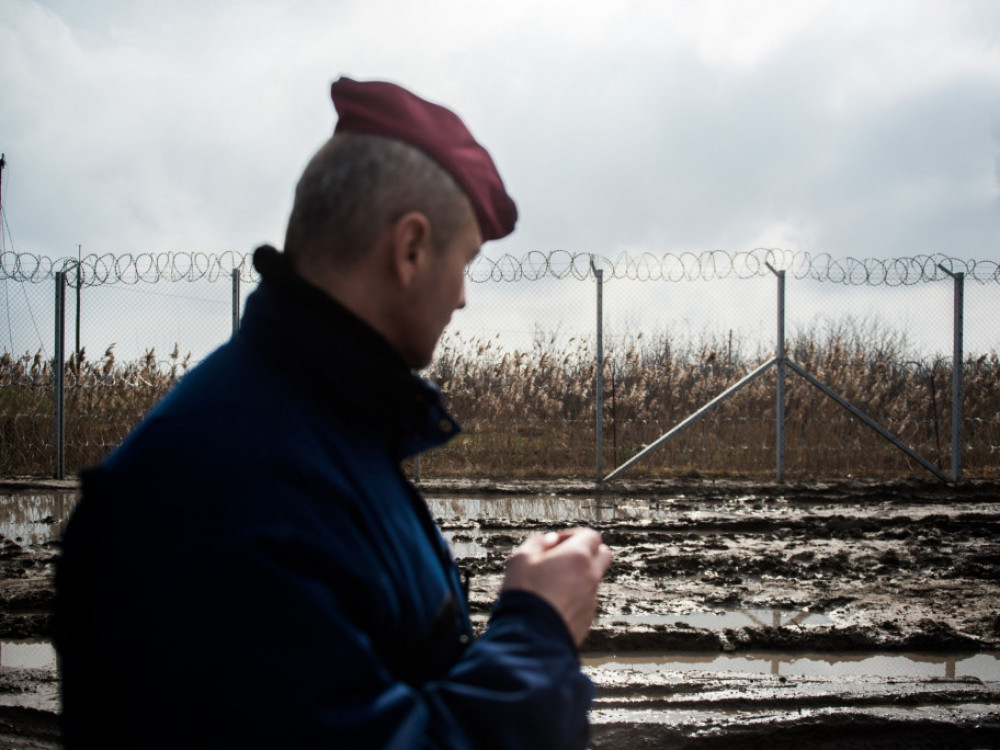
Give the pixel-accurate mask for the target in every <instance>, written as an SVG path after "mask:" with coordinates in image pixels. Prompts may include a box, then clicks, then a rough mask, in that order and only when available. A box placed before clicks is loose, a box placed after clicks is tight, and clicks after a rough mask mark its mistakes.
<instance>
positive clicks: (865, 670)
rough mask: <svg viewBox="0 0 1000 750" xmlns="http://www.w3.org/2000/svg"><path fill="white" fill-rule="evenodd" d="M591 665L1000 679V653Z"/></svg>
mask: <svg viewBox="0 0 1000 750" xmlns="http://www.w3.org/2000/svg"><path fill="white" fill-rule="evenodd" d="M582 661H583V664H584V665H585V666H587V667H601V668H602V669H612V670H614V669H621V670H628V671H633V672H691V671H709V672H737V673H743V674H770V675H779V676H784V677H795V676H798V677H882V678H889V679H891V678H903V677H916V678H929V677H941V678H946V679H956V678H960V677H975V678H977V679H979V680H982V681H983V682H1000V654H995V653H982V654H914V653H909V654H883V653H822V654H820V653H796V654H789V653H777V652H775V653H768V652H751V653H745V654H700V653H699V654H659V655H651V654H649V653H642V654H603V655H594V656H584V658H583V660H582Z"/></svg>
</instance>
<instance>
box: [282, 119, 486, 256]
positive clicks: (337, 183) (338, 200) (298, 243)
mask: <svg viewBox="0 0 1000 750" xmlns="http://www.w3.org/2000/svg"><path fill="white" fill-rule="evenodd" d="M408 211H420V212H422V213H423V214H424V215H425V216H426V217H427V219H428V221H429V222H430V224H431V231H432V237H433V241H434V244H435V246H436V247H438V248H442V247H444V246H445V245H447V244H448V243H449V242H451V240H452V238H453V237H454V236H455V233H456V232H457V231H458V230H459V229H460V228H461V227H462V225H463V224H464V223H465V222H466V221H467V220H468V218H469V217H471V216H472V215H473V213H472V205H471V204H470V203H469V200H468V198H467V197H466V196H465V193H464V192H463V191H462V188H461V187H459V185H458V183H457V182H455V180H454V179H453V178H452V176H451V175H450V174H448V173H447V172H446V171H445V170H444V169H443V168H442V167H441V166H439V165H438V163H437V162H435V161H434V160H433V159H431V158H430V157H429V156H427V155H426V154H424V153H423V152H422V151H420V150H419V149H417V148H415V147H413V146H410V145H409V144H407V143H403V142H402V141H399V140H396V139H393V138H385V137H383V136H377V135H367V134H360V133H341V134H338V135H335V136H333V137H332V138H330V140H328V141H327V142H326V143H325V144H324V145H323V146H322V147H321V148H320V149H319V151H317V152H316V154H315V155H314V156H313V158H312V160H311V161H310V162H309V164H308V166H307V167H306V169H305V171H304V172H303V173H302V177H301V178H300V179H299V183H298V185H297V186H296V188H295V203H294V205H293V207H292V213H291V216H290V217H289V219H288V231H287V233H286V235H285V252H286V253H287V254H288V257H289V258H290V259H291V260H292V261H293V262H294V263H295V264H296V265H297V266H299V267H300V269H301V268H302V267H306V268H313V269H315V268H330V267H333V268H349V267H350V266H351V265H353V264H354V263H355V262H356V261H357V260H358V259H359V258H360V257H361V256H362V255H363V254H364V253H365V251H366V250H368V248H369V247H371V245H372V243H373V242H374V240H375V237H376V236H377V235H378V233H379V232H381V231H382V230H383V229H384V228H385V227H387V226H389V225H391V224H392V223H393V222H395V221H396V220H397V219H398V218H399V217H401V216H402V215H403V214H405V213H406V212H408Z"/></svg>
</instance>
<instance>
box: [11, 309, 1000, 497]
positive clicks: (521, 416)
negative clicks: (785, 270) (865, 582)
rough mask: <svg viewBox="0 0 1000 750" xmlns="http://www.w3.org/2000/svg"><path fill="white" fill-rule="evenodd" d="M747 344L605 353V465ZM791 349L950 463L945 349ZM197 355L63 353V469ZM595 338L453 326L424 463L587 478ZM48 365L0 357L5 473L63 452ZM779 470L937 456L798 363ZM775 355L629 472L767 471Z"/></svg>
mask: <svg viewBox="0 0 1000 750" xmlns="http://www.w3.org/2000/svg"><path fill="white" fill-rule="evenodd" d="M745 349H746V347H745V346H744V345H743V342H740V341H736V342H733V340H732V337H731V336H729V337H728V338H726V339H721V338H712V337H707V338H706V340H704V341H699V342H687V341H682V340H678V339H677V338H676V337H672V336H670V335H668V334H658V335H654V336H647V337H643V336H642V335H641V334H640V335H635V336H628V335H626V336H622V337H618V338H616V339H615V341H614V342H613V343H612V344H611V345H609V346H608V347H607V349H606V352H605V356H604V361H603V373H604V382H605V393H604V417H603V432H604V444H603V456H602V458H603V465H604V471H605V472H607V471H610V470H611V469H612V468H614V467H615V466H617V465H619V464H621V463H622V462H624V461H625V460H626V459H628V458H629V457H631V456H632V455H634V454H635V453H636V452H637V451H639V450H640V449H641V448H642V447H643V446H645V445H648V444H649V443H651V442H652V441H654V440H656V439H657V438H658V437H659V436H660V435H662V434H663V433H664V432H666V431H667V430H668V429H670V428H671V427H672V426H674V425H675V424H677V423H678V422H679V421H680V420H682V419H684V418H685V417H686V416H688V415H689V414H691V413H692V412H694V411H695V410H697V409H698V408H700V407H701V406H703V405H704V404H705V403H706V402H708V401H709V400H710V399H712V398H713V397H714V396H715V395H717V394H718V393H719V392H721V391H723V390H724V389H725V388H727V387H728V386H730V385H732V384H734V383H736V382H737V381H739V380H740V379H741V378H743V377H744V376H745V375H746V374H747V373H748V372H750V371H752V370H753V369H754V368H756V367H757V366H759V365H760V364H762V363H763V362H764V361H766V360H768V359H770V357H771V356H772V354H771V353H770V352H764V351H760V350H758V351H755V352H747V351H745ZM787 351H788V356H789V357H790V358H791V359H792V360H794V361H795V362H797V363H798V364H799V365H801V366H802V367H803V368H804V369H806V370H807V371H808V372H810V373H811V374H813V375H814V376H815V377H816V378H818V379H819V380H820V381H822V382H824V383H826V384H827V385H828V386H829V387H830V388H832V389H833V390H834V391H836V392H837V393H839V394H840V395H841V396H843V397H844V398H846V399H847V400H848V401H850V402H851V403H852V404H854V405H855V406H856V407H857V408H859V409H860V410H861V411H862V412H864V413H865V414H867V415H869V416H870V417H872V418H873V419H875V420H876V421H878V422H879V423H881V424H882V425H883V426H885V427H886V428H887V429H888V430H889V431H890V432H892V433H894V434H895V435H897V436H898V437H899V438H900V439H901V440H903V441H904V442H905V443H907V444H908V445H910V446H911V447H913V448H914V449H915V450H916V451H917V452H919V453H920V454H921V455H922V456H924V457H925V458H927V459H928V460H929V461H931V462H932V463H934V464H936V465H937V466H939V467H940V468H941V469H942V471H944V472H945V473H947V472H948V470H949V466H950V461H951V456H950V451H951V375H952V372H951V370H952V366H951V362H950V360H942V359H936V360H921V359H918V358H917V357H916V356H915V355H914V353H913V352H912V351H910V349H909V347H908V345H907V342H906V338H905V336H903V335H900V334H897V333H894V332H892V331H888V330H886V329H884V328H882V327H880V326H879V325H877V324H871V323H865V322H856V321H852V320H847V321H843V322H840V323H836V324H832V325H830V326H828V327H827V328H825V329H823V330H816V329H811V330H804V331H799V332H797V333H795V334H793V335H792V336H791V337H790V338H789V340H788V342H787ZM188 366H189V357H188V358H185V359H181V358H180V356H179V352H178V350H177V349H176V348H175V350H174V352H173V353H172V354H171V355H170V357H169V358H168V359H167V360H165V361H162V362H161V361H158V360H157V358H156V355H155V352H154V351H152V350H150V351H149V352H147V353H146V356H145V357H143V358H142V359H140V360H139V361H137V362H127V363H120V362H118V361H116V359H115V356H114V351H113V346H112V347H111V348H109V349H108V350H107V351H106V352H105V353H104V356H103V357H102V358H101V359H100V360H98V361H96V362H90V361H87V360H86V358H85V357H81V358H80V361H76V360H75V359H73V358H71V359H70V361H69V362H68V363H67V364H66V384H67V391H66V392H67V400H66V414H67V428H66V433H67V441H68V444H67V455H66V460H67V465H68V467H69V468H70V469H71V470H77V469H79V468H82V467H83V466H86V465H89V464H92V463H94V462H96V461H98V460H99V459H100V458H101V457H102V456H103V455H104V454H106V453H107V451H108V450H110V448H111V447H113V446H114V445H116V444H117V443H118V442H120V441H121V440H122V438H123V437H124V436H125V435H126V434H127V432H128V430H129V429H131V427H132V426H133V425H134V424H136V423H137V422H138V421H139V419H141V416H142V415H143V414H144V413H145V412H146V411H147V410H148V409H149V408H150V406H151V405H152V404H154V403H155V402H156V401H157V400H158V399H159V398H161V397H162V396H163V394H165V393H166V392H167V391H168V390H169V389H170V388H171V387H172V386H173V384H174V383H175V382H177V380H178V379H179V378H180V377H181V376H182V375H183V373H184V372H185V371H186V370H187V368H188ZM595 368H596V363H595V362H594V346H593V343H592V342H591V341H589V340H586V339H569V340H568V341H567V342H566V343H564V344H558V343H557V342H556V340H555V337H551V338H548V339H545V338H542V337H538V339H537V340H536V342H535V344H534V345H533V346H532V347H531V348H530V349H529V350H526V351H505V350H503V349H501V348H500V347H499V346H498V344H497V340H495V339H493V340H491V339H467V338H463V337H462V336H460V335H455V334H450V335H446V336H445V338H444V339H443V340H442V342H441V345H440V347H439V350H438V354H437V357H436V358H435V361H434V363H433V364H432V365H431V367H430V368H429V369H428V370H427V371H426V372H425V373H424V374H425V375H426V376H427V377H429V378H430V379H431V380H433V381H435V382H436V383H438V385H440V387H441V389H442V391H443V392H444V393H445V397H446V400H447V403H448V405H449V407H450V408H451V410H452V411H453V412H454V413H455V414H456V415H457V416H458V417H459V419H460V421H461V422H462V423H463V426H464V428H465V430H464V432H463V434H462V435H460V436H459V437H458V438H456V439H455V440H454V441H452V442H451V443H449V444H448V445H447V446H444V447H442V448H439V449H437V450H434V451H431V452H429V453H427V454H425V455H424V457H423V458H422V459H421V467H420V468H421V475H422V476H428V477H429V476H462V477H484V476H485V477H527V476H546V477H576V478H590V477H593V476H594V474H595V466H596V460H595V459H596V456H595V453H596V446H595V425H594V421H595V415H594V408H595V406H594V405H595V400H594V380H595ZM52 373H53V364H52V362H51V361H48V362H46V361H44V360H43V358H42V356H41V354H37V355H34V356H31V355H28V354H26V355H24V356H22V357H19V358H17V359H14V358H12V357H11V356H10V355H9V354H4V355H3V357H2V359H0V438H2V445H3V448H2V450H0V474H3V475H6V476H10V475H46V474H49V473H51V466H52V458H51V454H52V437H51V436H52V432H53V430H52V423H53V417H52V412H53V405H52V387H51V384H52ZM963 376H964V381H965V389H964V398H963V404H962V408H963V416H964V421H963V430H964V440H963V456H962V462H963V474H964V476H966V477H982V478H987V477H996V476H997V475H998V474H1000V470H998V461H997V459H998V455H1000V363H998V354H997V352H996V351H992V352H989V353H987V354H981V355H976V356H970V357H969V358H967V360H966V362H965V363H964V365H963ZM786 383H787V392H786V405H787V406H786V409H787V420H786V446H787V447H786V474H787V475H788V476H790V477H845V476H856V477H876V478H877V477H903V476H927V474H926V470H925V469H923V468H922V467H920V466H919V465H918V464H917V463H916V462H914V461H913V460H912V459H910V458H908V457H907V456H906V455H905V454H903V453H902V452H900V451H899V450H898V449H896V448H895V447H893V446H891V445H890V444H888V443H887V442H886V441H885V440H884V439H882V438H881V437H879V436H878V435H876V434H875V433H874V431H872V430H871V429H870V428H868V427H866V426H865V425H863V424H862V423H860V422H859V421H858V420H857V419H855V418H854V417H853V416H851V415H850V414H849V413H848V412H847V411H846V410H844V409H842V408H841V407H840V406H839V405H837V404H836V403H834V402H833V401H832V400H830V399H829V398H828V397H827V396H825V395H824V394H822V393H821V392H820V391H818V390H817V389H816V388H814V387H813V386H812V385H810V384H809V383H807V382H806V381H805V380H803V379H802V378H800V377H798V376H797V375H796V374H794V373H792V372H791V371H789V372H788V374H787V375H786ZM775 414H776V398H775V369H774V368H772V369H771V370H770V371H769V372H768V373H767V374H765V375H764V376H763V377H761V378H758V379H757V380H755V381H753V382H752V383H750V384H749V385H748V386H746V387H745V388H743V389H742V390H741V391H740V392H739V393H737V394H735V395H734V396H733V397H732V398H731V399H729V400H727V401H725V402H724V403H722V404H720V405H719V406H718V407H717V408H716V409H715V410H713V411H712V412H710V413H709V414H708V415H707V416H706V417H704V418H703V419H702V420H700V421H698V422H696V423H695V424H694V425H692V426H691V427H690V428H689V429H687V430H685V431H684V432H682V433H681V434H679V435H678V436H676V437H675V438H674V439H672V440H671V441H669V442H667V443H666V444H665V445H663V446H662V447H661V448H660V449H659V450H658V451H657V452H655V453H654V454H653V455H652V456H650V457H648V458H647V459H645V460H644V461H642V462H640V463H639V464H637V465H636V466H635V467H633V468H631V469H630V470H629V474H628V476H634V477H642V476H645V477H664V476H680V475H688V476H693V475H697V476H747V477H768V476H773V474H774V469H775Z"/></svg>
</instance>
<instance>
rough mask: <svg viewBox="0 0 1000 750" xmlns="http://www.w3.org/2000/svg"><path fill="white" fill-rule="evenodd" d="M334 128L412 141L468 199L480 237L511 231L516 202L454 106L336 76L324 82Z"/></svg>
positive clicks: (379, 83)
mask: <svg viewBox="0 0 1000 750" xmlns="http://www.w3.org/2000/svg"><path fill="white" fill-rule="evenodd" d="M330 94H331V96H332V97H333V106H334V107H335V108H336V109H337V115H338V118H339V119H338V120H337V127H336V129H335V130H334V133H368V134H370V135H382V136H386V137H388V138H395V139H397V140H400V141H404V142H405V143H409V144H410V145H411V146H415V147H417V148H418V149H420V150H421V151H423V152H424V153H425V154H427V155H428V156H429V157H431V158H432V159H434V161H436V162H437V163H438V164H440V165H441V166H442V167H444V169H445V170H447V172H448V173H449V174H450V175H451V176H452V177H454V178H455V182H457V183H458V184H459V185H460V186H461V187H462V189H463V190H464V191H465V194H466V195H467V196H468V197H469V201H470V202H471V203H472V208H473V209H474V210H475V212H476V219H477V220H478V221H479V231H480V233H481V234H482V236H483V241H484V242H485V241H486V240H496V239H499V238H501V237H506V236H507V235H508V234H510V233H511V232H513V231H514V223H515V222H516V221H517V206H516V205H514V200H513V199H512V198H511V197H510V196H509V195H507V191H506V190H505V189H504V186H503V180H501V179H500V173H499V172H498V171H497V168H496V165H495V164H494V163H493V160H492V159H491V158H490V155H489V153H487V151H486V149H485V148H483V147H482V146H480V145H479V144H478V143H477V142H476V140H475V138H473V137H472V133H470V132H469V129H468V128H466V127H465V124H464V123H463V122H462V121H461V120H460V119H459V118H458V115H456V114H455V113H454V112H452V111H451V110H449V109H445V108H444V107H442V106H440V105H438V104H432V103H431V102H428V101H425V100H423V99H421V98H420V97H419V96H416V95H415V94H412V93H410V92H409V91H407V90H406V89H404V88H402V87H401V86H397V85H396V84H394V83H386V82H384V81H352V80H351V79H350V78H341V79H340V80H337V81H334V83H333V85H332V86H331V87H330Z"/></svg>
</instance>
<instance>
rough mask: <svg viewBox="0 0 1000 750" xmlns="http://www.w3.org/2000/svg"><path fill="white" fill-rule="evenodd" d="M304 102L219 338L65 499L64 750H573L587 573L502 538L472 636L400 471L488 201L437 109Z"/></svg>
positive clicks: (455, 126) (440, 551) (549, 547)
mask: <svg viewBox="0 0 1000 750" xmlns="http://www.w3.org/2000/svg"><path fill="white" fill-rule="evenodd" d="M332 95H333V101H334V105H335V106H336V108H337V111H338V114H339V120H338V124H337V128H336V130H335V132H334V136H333V137H332V138H331V139H330V140H329V141H328V142H327V143H326V144H325V145H324V146H323V147H322V148H321V149H320V150H319V151H318V153H317V154H316V155H315V156H314V158H313V159H312V161H311V162H310V163H309V165H308V166H307V167H306V170H305V172H304V174H303V176H302V178H301V180H300V182H299V184H298V187H297V189H296V194H295V203H294V207H293V209H292V214H291V217H290V219H289V224H288V231H287V234H286V239H285V251H284V253H278V252H277V251H276V250H274V249H273V248H269V247H262V248H260V249H258V250H257V252H256V253H255V255H254V264H255V266H256V267H257V269H258V270H259V271H260V274H261V277H262V280H261V284H260V287H259V288H258V289H257V290H256V291H255V292H254V294H253V295H252V296H251V297H250V298H249V300H248V302H247V306H246V314H245V316H244V318H243V322H242V325H241V328H240V331H239V333H238V334H237V335H236V336H234V337H233V339H232V340H231V341H230V342H228V343H227V344H226V345H224V346H222V347H221V348H220V349H219V350H217V351H216V352H215V353H214V354H212V355H211V356H210V357H209V358H207V359H206V360H205V361H204V362H203V363H202V364H201V365H200V366H198V367H197V368H195V369H194V370H193V371H192V372H191V373H189V374H188V375H187V376H186V377H185V378H184V380H183V381H182V382H181V383H180V384H179V385H178V386H177V388H176V389H175V390H174V391H173V392H172V393H171V394H170V395H169V396H168V397H167V398H166V399H164V401H163V402H162V403H161V404H160V405H159V406H158V407H156V408H155V409H154V410H153V411H152V412H151V413H150V414H149V416H148V417H147V418H146V419H145V420H144V422H143V423H142V425H140V426H139V427H138V428H137V429H136V431H135V432H134V433H133V434H132V435H131V436H130V437H129V438H128V439H127V440H126V441H125V442H124V443H123V444H122V446H121V447H120V448H119V449H118V450H117V451H115V452H114V453H113V454H112V455H111V456H110V457H109V458H108V459H107V460H106V461H105V462H104V463H103V464H102V465H101V466H100V467H98V468H97V469H95V470H91V471H89V472H85V474H84V476H83V499H82V501H81V503H80V505H79V506H78V508H77V510H76V512H75V514H74V517H73V518H72V520H71V522H70V524H69V528H68V529H67V532H66V535H65V538H64V549H63V556H62V559H61V562H60V566H59V570H58V573H57V630H58V636H57V645H58V647H59V653H60V660H61V670H62V679H63V709H64V720H65V721H64V723H65V739H66V745H67V747H68V748H70V750H72V749H73V748H83V747H88V748H89V747H102V748H120V747H143V748H159V747H163V748H167V747H169V748H181V747H183V748H193V747H213V748H215V747H240V748H256V747H260V748H264V747H266V748H286V747H288V748H313V747H315V748H319V747H324V748H333V747H338V748H339V747H343V748H424V747H437V748H539V750H541V749H543V748H544V750H553V749H558V748H581V747H584V746H585V745H586V742H587V739H588V726H587V719H586V714H587V711H588V708H589V705H590V701H591V698H592V685H591V684H590V682H589V680H588V679H587V678H586V677H585V676H584V675H583V674H582V673H581V671H580V665H579V661H578V657H577V652H576V649H577V647H578V646H579V645H580V643H581V642H582V641H583V639H584V637H585V636H586V633H587V631H588V629H589V627H590V624H591V621H592V618H593V616H594V613H595V611H596V594H597V587H598V584H599V581H600V579H601V577H602V576H603V574H604V572H605V570H606V568H607V566H608V564H609V562H610V552H609V551H608V548H607V547H606V546H605V545H603V544H602V543H601V540H600V537H599V536H598V535H597V533H596V532H594V531H592V530H587V529H576V530H568V531H563V532H559V533H551V534H548V535H545V536H535V537H532V538H529V539H528V540H527V541H525V542H524V544H522V545H521V546H520V547H519V548H518V549H517V550H515V552H514V554H513V555H512V557H511V559H510V561H509V563H508V566H507V570H506V575H505V579H504V583H503V590H502V592H501V594H500V597H499V599H498V600H497V603H496V605H495V608H494V610H493V612H492V615H491V619H490V623H489V625H488V627H487V628H486V630H485V632H484V633H483V634H482V635H481V636H480V637H479V638H478V639H474V638H473V633H472V629H471V626H470V621H469V614H468V606H467V602H466V598H465V595H464V592H463V587H462V583H461V582H460V579H459V574H458V571H457V569H456V566H455V563H454V561H453V559H452V557H451V554H450V551H449V550H448V547H447V545H446V543H445V542H444V540H443V538H442V537H441V534H440V532H439V530H438V529H437V527H436V525H435V523H434V521H433V519H432V517H431V515H430V514H429V512H428V510H427V507H426V505H425V503H424V501H423V499H422V498H421V497H420V495H419V494H418V492H417V491H416V489H415V488H414V487H413V486H412V485H411V484H410V483H409V482H408V481H407V480H406V478H405V477H404V475H403V473H402V471H401V469H400V461H401V460H402V459H404V458H405V457H407V456H411V455H414V454H415V453H417V452H419V451H421V450H424V449H426V448H429V447H432V446H434V445H438V444H441V443H443V442H445V441H446V440H448V439H449V438H450V437H452V436H453V435H454V434H455V432H456V431H457V429H458V427H457V424H456V423H455V422H454V420H453V419H452V418H451V417H450V416H449V415H448V414H447V413H446V412H445V410H444V408H443V407H442V405H441V401H440V398H439V394H438V392H437V391H436V390H435V389H434V388H433V386H431V385H430V384H428V383H426V382H425V381H423V380H421V379H420V378H419V377H418V376H417V375H416V374H414V372H413V370H415V369H418V368H421V367H423V366H425V365H427V364H428V363H429V362H430V360H431V357H432V354H433V351H434V347H435V345H436V343H437V340H438V338H439V336H440V335H441V332H442V329H443V328H444V326H445V325H446V324H447V323H448V321H449V319H450V317H451V314H452V312H453V311H454V310H455V309H456V308H460V307H462V306H463V305H464V304H465V295H464V284H463V281H464V270H465V266H466V264H467V263H468V262H469V261H470V260H471V259H472V258H473V257H474V256H475V255H476V253H477V252H478V250H479V247H480V244H481V243H482V242H483V241H485V240H490V239H496V238H499V237H502V236H504V235H506V234H509V233H510V232H511V231H512V230H513V227H514V223H515V221H516V217H517V212H516V208H515V206H514V202H513V201H512V200H511V199H510V197H509V196H508V195H507V193H506V191H505V189H504V186H503V183H502V181H501V179H500V176H499V174H498V172H497V170H496V167H495V166H494V164H493V162H492V160H491V159H490V157H489V155H488V154H487V152H486V151H485V150H484V149H483V148H482V147H481V146H480V145H479V144H478V143H476V141H475V140H473V138H472V136H471V134H470V133H469V131H468V130H467V129H466V127H465V126H464V125H463V124H462V122H461V121H460V120H459V119H458V118H457V117H456V116H455V115H454V114H453V113H451V112H450V111H448V110H447V109H444V108H443V107H439V106H437V105H434V104H431V103H429V102H426V101H424V100H422V99H420V98H418V97H416V96H414V95H413V94H411V93H410V92H408V91H406V90H405V89H402V88H400V87H398V86H395V85H392V84H388V83H382V82H367V83H361V82H356V81H352V80H349V79H346V78H342V79H340V80H339V81H337V82H335V83H334V84H333V87H332Z"/></svg>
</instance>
